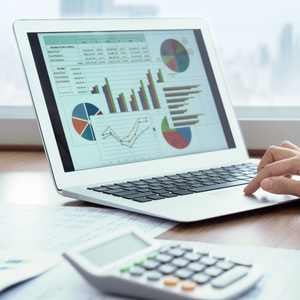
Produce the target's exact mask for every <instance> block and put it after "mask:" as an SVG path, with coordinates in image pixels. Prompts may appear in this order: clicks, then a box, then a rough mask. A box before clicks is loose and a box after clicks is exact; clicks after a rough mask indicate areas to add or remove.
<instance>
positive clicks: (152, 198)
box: [147, 194, 164, 200]
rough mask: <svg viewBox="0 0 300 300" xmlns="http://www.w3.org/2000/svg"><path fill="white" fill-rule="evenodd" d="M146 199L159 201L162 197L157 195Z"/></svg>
mask: <svg viewBox="0 0 300 300" xmlns="http://www.w3.org/2000/svg"><path fill="white" fill-rule="evenodd" d="M147 198H148V199H151V200H160V199H164V197H163V196H161V195H158V194H155V195H150V196H148V197H147Z"/></svg>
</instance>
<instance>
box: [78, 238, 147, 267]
mask: <svg viewBox="0 0 300 300" xmlns="http://www.w3.org/2000/svg"><path fill="white" fill-rule="evenodd" d="M149 246H150V245H149V244H148V243H146V242H145V241H143V240H141V239H140V238H139V237H137V236H136V235H135V234H133V233H130V234H126V235H123V236H121V237H118V238H115V239H112V240H110V241H107V242H104V243H103V244H100V245H97V246H96V247H94V248H91V249H88V250H86V251H84V252H82V253H81V254H82V255H83V256H85V257H86V258H87V259H88V260H89V261H90V262H92V263H93V264H96V265H97V266H104V265H107V264H109V263H112V262H114V261H116V260H119V259H121V258H123V257H126V256H128V255H130V254H134V253H135V252H137V251H140V250H143V249H145V248H147V247H149Z"/></svg>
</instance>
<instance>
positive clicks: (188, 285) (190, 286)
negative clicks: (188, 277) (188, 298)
mask: <svg viewBox="0 0 300 300" xmlns="http://www.w3.org/2000/svg"><path fill="white" fill-rule="evenodd" d="M195 288H196V283H195V282H191V281H185V282H183V283H182V285H181V289H182V290H183V291H185V292H192V291H193V290H194V289H195Z"/></svg>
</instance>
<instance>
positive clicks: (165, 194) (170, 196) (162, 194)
mask: <svg viewBox="0 0 300 300" xmlns="http://www.w3.org/2000/svg"><path fill="white" fill-rule="evenodd" d="M159 194H160V195H161V196H163V197H165V198H172V197H177V196H178V195H176V194H174V193H172V192H167V191H165V192H159Z"/></svg>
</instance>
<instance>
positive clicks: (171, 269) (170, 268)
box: [158, 265, 177, 275]
mask: <svg viewBox="0 0 300 300" xmlns="http://www.w3.org/2000/svg"><path fill="white" fill-rule="evenodd" d="M176 270H177V268H176V267H174V266H172V265H163V266H160V267H159V269H158V271H159V272H161V273H163V274H164V275H170V274H172V273H174V272H175V271H176Z"/></svg>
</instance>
